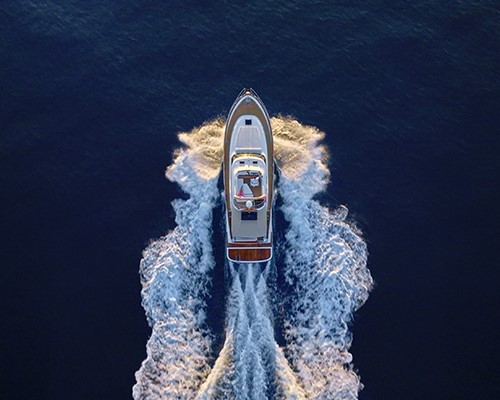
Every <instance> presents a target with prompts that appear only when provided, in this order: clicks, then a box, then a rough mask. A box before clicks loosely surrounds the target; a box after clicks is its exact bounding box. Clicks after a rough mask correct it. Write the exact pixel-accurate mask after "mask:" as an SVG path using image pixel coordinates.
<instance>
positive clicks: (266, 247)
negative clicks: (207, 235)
mask: <svg viewBox="0 0 500 400" xmlns="http://www.w3.org/2000/svg"><path fill="white" fill-rule="evenodd" d="M223 175H224V198H225V205H226V233H227V245H226V252H227V258H228V259H229V260H230V261H233V262H237V263H258V262H264V261H268V260H270V259H271V258H272V256H273V226H272V225H273V224H272V221H273V214H272V213H273V201H274V155H273V137H272V131H271V124H270V121H269V114H268V113H267V110H266V108H265V106H264V104H263V103H262V100H261V99H260V98H259V96H258V95H257V93H255V91H254V90H252V89H243V90H242V91H241V93H240V94H239V95H238V97H237V98H236V100H235V101H234V103H233V105H232V107H231V110H230V111H229V115H228V117H227V122H226V130H225V135H224V160H223Z"/></svg>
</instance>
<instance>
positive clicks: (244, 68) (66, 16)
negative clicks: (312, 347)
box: [0, 0, 500, 400]
mask: <svg viewBox="0 0 500 400" xmlns="http://www.w3.org/2000/svg"><path fill="white" fill-rule="evenodd" d="M244 87H252V88H254V89H255V90H256V91H257V92H258V94H259V95H260V97H261V98H262V100H263V101H264V103H265V104H266V106H267V108H268V110H269V113H270V114H271V115H273V116H277V115H283V116H292V117H293V118H295V119H297V120H298V121H300V122H301V123H302V124H304V125H310V126H315V127H317V128H318V129H319V130H321V131H323V132H325V138H324V139H323V141H322V143H323V144H324V145H325V146H326V147H327V151H328V154H329V158H328V160H329V161H328V168H329V170H330V172H331V179H330V183H329V184H328V186H327V189H326V191H325V192H323V193H322V194H320V195H318V196H316V198H317V199H318V201H319V202H320V203H321V204H323V205H324V206H325V207H329V208H331V209H334V208H336V207H338V206H339V205H341V204H343V205H346V206H347V207H348V208H349V218H350V221H351V222H350V223H351V224H355V225H356V226H357V228H358V229H359V230H360V231H361V232H362V235H363V238H364V240H365V242H366V243H367V248H368V253H369V256H368V264H367V266H368V268H369V270H370V272H371V275H372V277H373V279H374V282H375V284H374V287H373V289H372V291H371V294H370V297H369V298H368V300H367V302H366V304H365V305H364V306H363V307H362V308H361V309H360V310H358V311H357V312H356V313H355V314H354V315H353V319H352V321H351V324H350V330H351V331H352V334H353V342H352V347H351V348H350V352H351V353H352V355H353V363H354V368H355V371H356V373H357V374H358V375H359V376H360V378H361V381H362V382H363V385H364V388H363V390H362V391H361V392H360V393H359V398H360V399H362V400H399V399H405V400H413V399H415V400H417V399H418V400H422V399H429V400H431V399H432V400H433V399H450V400H451V399H454V400H458V399H464V400H465V399H498V398H500V373H499V368H498V365H499V362H500V347H499V345H498V337H499V333H500V332H499V328H500V323H499V320H498V314H499V313H498V306H499V304H500V295H499V294H500V284H499V282H500V272H499V269H498V268H499V266H500V262H499V261H500V257H499V256H500V254H499V249H500V242H499V238H500V232H499V222H500V221H499V212H498V206H499V204H500V186H499V183H500V179H499V178H500V176H499V175H500V174H499V172H500V165H499V164H500V163H499V156H498V154H499V151H500V129H499V125H500V112H499V110H500V7H499V5H498V3H496V2H494V1H486V0H485V1H478V0H473V1H469V2H464V1H455V2H452V1H423V0H416V1H411V2H409V1H392V2H391V1H384V0H371V1H359V2H352V1H325V0H318V1H315V0H314V1H295V0H288V1H274V2H271V1H264V0H259V1H254V2H241V3H238V2H227V1H217V0H207V1H195V0H184V1H176V0H171V1H167V2H160V1H136V0H131V1H127V2H121V1H106V2H102V1H101V2H98V1H85V2H84V1H76V0H66V1H55V0H53V1H48V0H46V1H42V0H40V1H36V0H35V1H24V0H20V1H11V0H6V1H4V2H2V5H1V7H0V187H1V191H0V199H1V203H0V204H1V212H0V215H1V219H0V232H1V246H0V254H1V261H2V262H1V264H2V266H1V268H0V296H1V297H0V301H1V303H0V304H1V306H0V321H1V322H0V398H1V399H6V400H7V399H8V400H10V399H12V400H14V399H23V400H24V399H37V400H38V399H51V400H55V399H58V400H59V399H61V400H67V399H72V400H77V399H82V400H83V399H85V400H88V399H127V398H131V396H132V387H133V385H134V384H135V383H136V378H135V377H134V374H135V372H136V371H138V370H139V368H140V367H141V363H142V361H143V360H144V359H145V358H146V343H147V341H148V338H149V337H150V335H151V328H150V327H149V325H148V323H147V320H146V317H145V312H144V309H143V308H142V306H141V288H142V287H141V281H140V276H139V262H140V260H141V258H142V251H143V250H144V248H145V247H146V246H147V245H148V244H149V243H150V242H151V241H152V240H154V239H157V238H159V237H161V236H163V235H165V234H167V233H168V232H170V231H172V230H173V229H174V228H175V227H176V222H175V213H174V208H173V207H172V205H171V201H172V200H174V199H179V198H180V199H186V197H187V196H186V194H185V193H183V191H182V190H181V188H180V187H179V186H178V185H177V184H176V183H175V182H172V181H169V180H167V179H166V178H165V169H166V168H167V166H168V165H170V164H171V163H172V161H173V157H174V151H175V149H178V148H180V147H182V146H183V145H182V144H181V143H180V142H179V139H178V137H177V134H178V133H179V132H188V131H191V130H192V129H193V128H194V127H197V126H200V125H202V124H203V123H204V122H205V121H210V120H213V119H215V118H217V117H219V116H223V117H224V116H226V114H227V112H228V110H229V108H230V106H231V104H232V102H233V101H234V99H235V97H236V96H237V94H238V93H239V92H240V90H241V89H242V88H244ZM217 207H218V206H217ZM217 209H218V208H217ZM221 216H222V213H220V212H215V213H214V218H220V217H221ZM214 224H215V226H217V225H216V224H217V221H214ZM285 229H287V225H286V224H285V223H284V221H283V219H280V218H278V223H277V225H276V227H275V230H276V231H277V232H279V231H280V230H281V231H284V230H285ZM280 235H282V237H283V233H281V234H280ZM214 237H221V236H220V235H219V236H217V235H215V236H214ZM214 251H215V252H216V253H217V254H222V253H221V252H222V251H223V247H221V246H220V243H215V244H214ZM217 257H220V256H217ZM213 274H214V276H215V277H216V278H217V279H223V276H224V273H223V272H221V269H220V268H218V267H216V268H215V270H214V272H213ZM212 289H213V290H212V292H211V296H212V297H211V300H210V301H211V303H210V304H211V313H210V318H211V320H210V321H209V322H210V323H211V324H212V329H214V330H215V331H217V329H219V330H220V329H223V325H224V321H225V314H224V304H223V302H224V300H222V299H224V296H226V295H227V293H226V292H225V289H224V287H223V286H222V287H220V286H217V285H214V287H213V288H212ZM219 299H221V300H219ZM276 306H277V307H279V304H278V305H276ZM218 340H219V341H220V340H222V339H221V337H219V339H218ZM278 340H279V338H278ZM219 345H220V343H219ZM179 398H181V397H179Z"/></svg>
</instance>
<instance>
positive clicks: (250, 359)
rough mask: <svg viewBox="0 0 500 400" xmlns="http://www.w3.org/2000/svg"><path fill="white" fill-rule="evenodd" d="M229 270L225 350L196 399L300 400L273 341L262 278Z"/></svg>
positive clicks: (247, 269) (255, 272)
mask: <svg viewBox="0 0 500 400" xmlns="http://www.w3.org/2000/svg"><path fill="white" fill-rule="evenodd" d="M269 268H270V266H269V264H268V265H267V266H266V268H265V270H264V273H261V267H260V266H258V265H240V266H238V267H236V268H235V267H234V266H233V265H232V264H231V265H230V275H231V279H232V285H231V289H230V294H229V300H228V305H227V330H226V340H225V343H224V347H223V349H222V351H221V353H220V355H219V358H218V359H217V361H216V363H215V366H214V368H213V370H212V372H211V374H210V376H209V377H208V379H207V381H206V382H205V383H204V384H203V386H202V388H201V390H200V393H199V395H198V399H200V400H208V399H238V400H240V399H241V400H262V399H303V398H305V396H304V392H303V391H302V389H301V388H300V387H299V386H298V384H297V380H296V378H295V376H294V373H293V372H292V370H291V368H290V366H289V365H288V362H287V361H286V359H285V357H284V355H283V352H282V350H281V349H280V348H279V346H278V345H277V343H276V341H275V339H274V329H273V326H272V322H271V310H270V308H269V305H268V301H269V294H268V288H267V283H266V272H267V271H268V270H269Z"/></svg>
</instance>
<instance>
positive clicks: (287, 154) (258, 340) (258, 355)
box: [133, 117, 372, 400]
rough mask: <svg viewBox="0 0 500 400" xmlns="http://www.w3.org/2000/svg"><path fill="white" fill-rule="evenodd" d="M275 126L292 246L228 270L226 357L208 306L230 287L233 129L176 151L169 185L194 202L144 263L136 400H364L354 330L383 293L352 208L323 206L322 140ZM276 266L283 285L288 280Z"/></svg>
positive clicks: (278, 121) (278, 122)
mask: <svg viewBox="0 0 500 400" xmlns="http://www.w3.org/2000/svg"><path fill="white" fill-rule="evenodd" d="M270 124H271V127H272V131H273V138H274V157H275V159H276V161H277V163H278V165H279V166H280V169H281V174H280V181H279V185H278V186H277V192H278V193H277V195H278V196H279V197H281V198H282V200H283V206H282V209H281V211H282V212H283V215H284V217H285V219H286V221H287V222H288V224H287V225H288V226H286V227H281V226H278V227H274V228H275V230H277V229H286V234H285V240H284V243H275V249H274V253H275V254H274V258H273V259H272V260H270V261H268V262H267V263H266V264H263V265H261V266H259V265H256V264H240V263H238V264H234V263H232V262H227V264H228V265H227V266H226V268H227V270H228V273H227V278H226V282H225V286H226V291H227V293H228V296H227V304H226V316H225V318H226V324H225V332H223V336H224V337H225V341H224V343H223V346H222V350H221V351H220V353H219V354H218V356H217V357H215V358H214V357H213V354H214V348H213V346H214V344H215V341H214V340H212V338H213V337H214V332H210V330H209V328H208V327H207V324H206V312H207V305H206V299H207V297H208V296H209V295H210V288H211V287H212V286H213V285H215V284H217V285H220V282H212V276H213V271H214V267H215V258H214V255H213V247H212V240H211V239H212V218H213V209H214V207H215V205H216V204H220V203H218V201H219V199H220V198H221V194H220V193H219V190H218V188H217V179H218V175H219V173H220V165H221V162H222V160H223V157H224V153H223V141H224V128H225V121H223V120H221V119H218V120H214V121H211V122H207V123H205V124H204V125H203V126H201V127H199V128H195V129H193V130H192V131H191V132H189V133H181V134H180V135H179V138H180V140H181V142H183V143H184V144H185V145H186V148H185V149H181V150H178V151H177V153H176V154H175V157H174V162H173V164H172V165H171V166H169V167H168V169H167V178H168V179H170V180H172V181H174V182H177V183H178V184H179V185H180V187H181V188H182V190H183V191H184V192H186V193H187V195H188V196H189V198H188V199H187V200H180V199H179V200H176V201H174V202H173V206H174V209H175V213H176V224H177V226H176V227H175V229H174V230H173V231H172V232H170V233H168V234H167V235H166V236H164V237H162V238H160V239H158V240H156V241H154V242H153V243H151V244H150V245H149V246H148V247H147V248H146V249H145V251H144V255H143V259H142V261H141V265H140V274H141V283H142V287H143V289H142V299H143V301H142V304H143V307H144V309H145V311H146V316H147V319H148V322H149V324H150V326H151V328H152V335H151V337H150V339H149V341H148V343H147V348H146V349H147V358H146V359H145V360H144V362H143V363H142V366H141V368H140V369H139V371H137V373H136V380H137V383H136V385H135V386H134V388H133V396H134V398H135V399H194V398H199V399H256V400H262V399H266V398H268V399H356V398H357V396H358V391H359V390H360V388H361V383H360V380H359V377H358V376H357V375H356V373H355V372H354V370H353V365H352V360H351V355H350V354H349V352H348V350H349V347H350V344H351V333H350V332H349V330H348V326H349V323H350V321H351V318H352V314H353V312H354V311H355V310H356V309H357V308H359V307H360V306H361V305H362V304H363V303H364V302H365V301H366V299H367V297H368V293H369V290H370V288H371V285H372V279H371V276H370V273H369V271H368V269H367V267H366V257H367V251H366V244H365V243H364V241H363V240H362V238H361V236H360V234H359V232H358V231H357V230H356V229H355V228H353V226H352V225H351V224H349V223H348V222H346V220H345V218H346V215H347V209H346V208H344V207H341V208H340V209H338V210H329V209H327V208H326V207H324V206H322V205H320V204H319V203H318V202H317V201H316V200H313V196H314V195H315V194H316V193H318V192H320V191H322V190H323V189H325V186H326V183H327V181H328V179H329V171H328V169H327V166H326V152H325V149H324V148H323V147H322V146H321V145H320V144H319V141H320V140H321V139H322V137H323V134H322V133H321V132H320V131H318V130H317V129H316V128H314V127H308V126H304V125H301V124H300V123H298V122H297V121H295V120H293V119H290V118H283V117H279V118H271V119H270ZM237 179H239V178H237ZM252 197H256V196H252ZM277 270H278V271H279V273H280V274H283V276H284V277H285V278H286V279H285V282H284V283H280V284H277V282H276V271H277ZM276 313H279V318H276V315H275V314H276ZM221 318H223V317H222V316H221ZM277 321H279V323H278V322H277ZM276 330H279V334H280V336H281V337H282V338H283V343H282V345H281V346H279V345H278V343H277V342H276V339H275V337H276V335H275V334H276ZM218 333H219V334H220V333H221V332H218Z"/></svg>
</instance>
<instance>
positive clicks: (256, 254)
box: [227, 242, 272, 262]
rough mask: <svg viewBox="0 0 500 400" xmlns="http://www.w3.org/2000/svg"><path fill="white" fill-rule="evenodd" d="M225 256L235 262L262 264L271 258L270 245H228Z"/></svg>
mask: <svg viewBox="0 0 500 400" xmlns="http://www.w3.org/2000/svg"><path fill="white" fill-rule="evenodd" d="M227 256H228V257H229V259H231V260H233V261H235V262H262V261H267V260H269V259H270V258H271V256H272V243H254V242H252V243H228V245H227Z"/></svg>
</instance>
